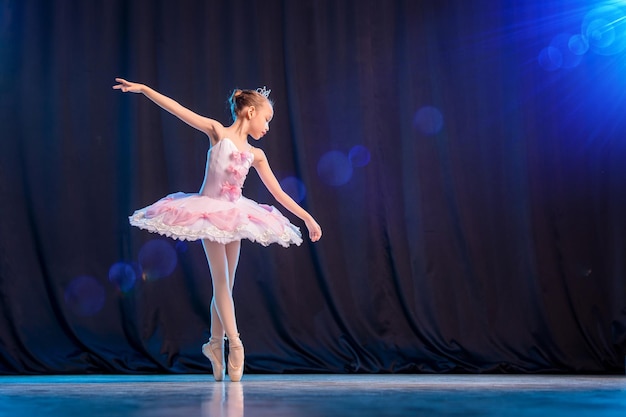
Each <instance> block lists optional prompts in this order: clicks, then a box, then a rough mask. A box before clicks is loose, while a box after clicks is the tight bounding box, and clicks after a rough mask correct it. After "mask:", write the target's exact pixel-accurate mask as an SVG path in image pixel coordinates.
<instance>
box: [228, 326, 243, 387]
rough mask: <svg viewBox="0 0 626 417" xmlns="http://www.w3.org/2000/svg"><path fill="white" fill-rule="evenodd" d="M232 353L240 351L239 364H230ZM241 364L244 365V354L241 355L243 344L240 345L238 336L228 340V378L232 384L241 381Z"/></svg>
mask: <svg viewBox="0 0 626 417" xmlns="http://www.w3.org/2000/svg"><path fill="white" fill-rule="evenodd" d="M233 351H236V352H239V351H241V356H242V358H241V364H239V365H235V364H233V362H232V355H231V353H232V352H233ZM243 364H244V354H243V343H241V339H240V338H239V335H237V336H236V337H234V338H228V377H229V378H230V380H231V381H232V382H239V381H241V377H242V376H243Z"/></svg>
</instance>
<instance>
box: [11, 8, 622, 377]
mask: <svg viewBox="0 0 626 417" xmlns="http://www.w3.org/2000/svg"><path fill="white" fill-rule="evenodd" d="M625 15H626V12H625V11H624V10H621V6H620V5H619V4H618V3H617V2H597V4H593V2H589V1H584V2H583V1H580V2H578V1H574V2H571V1H569V2H565V1H544V0H541V1H540V0H529V1H524V2H512V1H504V0H502V1H487V0H469V1H439V0H437V1H434V0H433V1H428V0H424V1H411V0H406V1H402V0H394V1H375V0H346V1H331V0H328V1H327V0H303V1H289V0H265V1H263V2H249V1H243V0H235V1H204V0H202V1H201V0H182V1H178V2H169V1H141V0H128V1H125V0H109V1H88V2H85V1H71V0H66V1H62V0H57V1H34V0H23V1H18V0H1V1H0V122H1V127H0V132H1V133H0V136H1V139H0V373H4V374H13V373H24V374H29V373H84V372H121V373H131V372H208V371H209V369H210V363H209V362H208V361H207V360H206V359H205V358H204V357H203V356H202V355H201V352H200V346H201V345H202V343H204V342H205V341H206V339H207V337H208V330H207V329H208V324H209V312H208V304H209V302H210V298H211V283H210V276H209V271H208V267H207V264H206V260H205V258H204V254H203V252H202V248H201V245H200V244H199V243H197V242H191V243H187V242H182V243H181V242H176V241H170V240H167V239H164V238H160V237H158V236H155V235H152V234H149V233H147V232H143V231H140V230H138V229H135V228H131V227H130V226H129V225H128V221H127V216H128V215H129V214H131V213H132V212H133V210H135V209H137V208H140V207H144V206H146V205H147V204H150V203H152V202H153V201H155V200H157V199H159V198H160V197H162V196H164V195H166V194H169V193H172V192H175V191H187V192H192V191H195V190H198V189H199V187H200V184H201V180H202V175H203V169H204V163H205V156H206V151H207V149H208V145H209V144H208V141H207V139H206V137H204V136H203V135H202V134H200V133H198V132H197V131H195V130H193V129H192V128H190V127H188V126H186V125H185V124H183V123H182V122H180V121H179V120H178V119H176V118H175V117H173V116H171V115H169V114H167V113H165V112H164V111H162V110H160V109H159V108H158V107H156V106H155V105H154V104H153V103H151V102H150V101H149V100H147V99H146V98H145V97H142V96H140V95H133V94H121V93H120V92H118V91H114V90H112V89H111V86H112V85H113V83H114V78H115V77H116V76H122V77H124V78H127V79H130V80H133V81H139V82H144V83H146V84H148V85H150V86H152V87H154V88H155V89H157V90H159V91H161V92H162V93H164V94H166V95H168V96H171V97H173V98H175V99H176V100H178V101H179V102H180V103H181V104H183V105H185V106H187V107H189V108H191V109H192V110H194V111H196V112H198V113H201V114H204V115H208V116H211V117H213V118H216V119H218V120H221V121H222V122H223V123H225V124H226V123H229V112H228V109H227V105H226V98H227V97H228V95H229V93H230V91H231V90H232V89H233V88H235V87H240V88H256V87H260V86H263V85H266V86H268V88H271V89H272V97H273V99H274V101H275V117H274V120H273V122H272V126H271V127H272V129H271V132H270V134H269V135H268V136H267V137H266V138H264V139H263V140H262V141H261V142H260V143H259V144H258V145H259V146H260V147H261V148H263V149H264V150H265V152H266V154H267V155H268V157H269V160H270V162H271V165H272V168H273V170H274V172H275V173H276V175H277V177H278V178H279V180H281V182H282V184H283V186H284V187H285V189H287V190H288V191H289V192H290V193H291V194H292V195H294V197H295V198H297V199H298V200H299V201H300V202H301V204H302V205H303V206H304V207H305V208H306V209H307V210H309V211H310V212H311V213H312V214H313V215H314V216H315V217H316V218H317V220H318V221H319V223H320V224H321V225H322V228H323V230H324V237H323V238H322V240H321V241H320V242H318V243H316V244H311V243H310V242H305V243H304V244H303V245H302V246H300V247H291V248H288V249H284V248H282V247H279V246H276V245H274V246H271V247H267V248H265V247H261V246H259V245H255V244H251V243H249V242H245V243H244V244H243V247H242V254H241V262H240V266H239V270H238V278H237V284H236V286H235V293H234V296H235V302H236V308H237V317H238V321H239V326H240V331H241V333H242V339H243V341H244V344H245V346H246V357H247V358H246V367H247V371H248V372H597V373H618V372H623V371H624V354H625V350H626V289H625V285H624V283H625V281H624V272H625V268H626V262H625V260H624V253H625V249H626V248H625V232H626V215H625V213H626V192H625V190H626V165H625V164H624V163H623V161H624V160H625V159H626V141H625V140H624V134H623V132H624V129H625V127H626V126H625V124H626V123H625V122H624V117H623V104H624V98H625V97H626V95H625V94H624V91H626V85H625V84H626V81H624V77H623V76H622V73H623V66H624V62H625V61H624V59H625V58H624V57H625V54H626V52H623V51H626V49H625V48H624V43H625V42H626V31H625V30H624V24H623V23H621V22H622V21H621V20H619V19H620V16H621V17H623V16H625ZM244 195H246V196H247V197H249V198H252V199H255V200H257V201H260V202H267V203H270V204H276V203H275V202H273V201H272V199H271V196H270V195H269V194H268V192H267V191H265V189H264V188H263V186H262V184H261V182H260V181H259V179H258V178H257V177H256V175H255V174H254V173H251V174H250V176H249V179H248V181H247V183H246V187H245V189H244ZM283 212H284V210H283ZM291 218H292V220H293V221H294V222H295V223H296V224H298V225H299V226H300V227H302V228H303V229H304V225H303V224H301V223H299V222H298V219H296V218H294V217H293V216H292V217H291Z"/></svg>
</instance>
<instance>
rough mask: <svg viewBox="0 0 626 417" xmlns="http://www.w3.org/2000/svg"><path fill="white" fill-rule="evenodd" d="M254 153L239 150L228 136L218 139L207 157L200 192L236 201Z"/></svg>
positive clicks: (239, 195)
mask: <svg viewBox="0 0 626 417" xmlns="http://www.w3.org/2000/svg"><path fill="white" fill-rule="evenodd" d="M253 160H254V154H253V153H252V152H251V151H243V152H242V151H240V150H239V149H237V147H236V146H235V144H234V143H233V142H232V141H231V140H230V139H228V138H224V139H222V140H220V141H219V142H218V143H217V144H215V145H214V146H213V147H211V149H209V155H208V157H207V166H206V171H205V177H204V183H203V184H202V188H201V189H200V194H202V195H205V196H208V197H212V198H217V199H220V200H229V201H233V202H234V201H237V200H238V199H239V198H240V197H241V189H242V188H243V183H244V181H245V180H246V176H247V175H248V171H249V170H250V167H251V166H252V161H253Z"/></svg>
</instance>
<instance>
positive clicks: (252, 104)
mask: <svg viewBox="0 0 626 417" xmlns="http://www.w3.org/2000/svg"><path fill="white" fill-rule="evenodd" d="M270 91H271V90H266V89H265V87H263V89H258V90H239V89H236V90H234V91H233V93H232V94H231V96H230V99H229V100H228V102H229V103H230V112H231V114H232V116H233V121H236V120H237V119H247V120H249V121H250V132H249V134H250V136H252V137H253V138H255V139H259V138H260V137H261V136H263V135H264V134H265V133H267V131H268V130H269V122H270V120H272V117H273V116H274V109H273V104H272V102H271V101H270V99H269V98H268V96H269V93H270Z"/></svg>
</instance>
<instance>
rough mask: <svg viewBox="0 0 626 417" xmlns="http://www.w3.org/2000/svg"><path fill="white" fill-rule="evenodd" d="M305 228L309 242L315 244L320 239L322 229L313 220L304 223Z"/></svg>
mask: <svg viewBox="0 0 626 417" xmlns="http://www.w3.org/2000/svg"><path fill="white" fill-rule="evenodd" d="M304 224H306V228H307V229H309V238H310V239H311V242H317V241H318V240H320V238H321V237H322V228H321V227H320V225H319V224H317V222H316V221H315V220H313V218H311V219H309V220H307V221H305V222H304Z"/></svg>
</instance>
